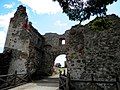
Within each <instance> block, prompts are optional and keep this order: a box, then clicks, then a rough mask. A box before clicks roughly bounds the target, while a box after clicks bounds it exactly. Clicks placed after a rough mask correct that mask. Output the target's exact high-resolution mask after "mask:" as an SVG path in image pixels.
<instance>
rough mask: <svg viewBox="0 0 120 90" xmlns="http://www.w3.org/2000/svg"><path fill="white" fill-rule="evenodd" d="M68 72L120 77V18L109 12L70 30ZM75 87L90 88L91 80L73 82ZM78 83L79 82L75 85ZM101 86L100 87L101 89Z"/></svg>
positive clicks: (101, 78)
mask: <svg viewBox="0 0 120 90" xmlns="http://www.w3.org/2000/svg"><path fill="white" fill-rule="evenodd" d="M69 42H70V43H69V51H68V53H69V54H68V56H67V57H68V59H67V60H68V73H69V74H70V78H71V79H74V80H75V79H77V80H91V75H93V77H94V80H99V81H104V80H105V81H114V80H116V76H117V77H120V18H119V17H117V16H115V15H109V16H106V17H105V18H96V19H95V20H93V21H92V22H90V23H89V24H87V25H85V26H81V25H77V26H75V27H73V28H71V30H70V34H69ZM73 84H74V85H75V87H77V88H75V87H74V90H87V88H88V87H89V84H84V83H75V82H74V83H73ZM76 85H77V86H76ZM96 87H97V88H98V87H99V88H101V89H102V88H104V89H105V88H106V90H108V89H110V88H113V87H114V88H113V89H111V90H114V89H115V85H112V84H96ZM101 89H99V90H101Z"/></svg>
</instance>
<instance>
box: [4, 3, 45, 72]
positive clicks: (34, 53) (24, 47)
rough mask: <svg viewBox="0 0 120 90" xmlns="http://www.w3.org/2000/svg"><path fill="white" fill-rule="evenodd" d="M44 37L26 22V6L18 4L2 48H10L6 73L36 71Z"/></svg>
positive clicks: (40, 57) (39, 64) (38, 66)
mask: <svg viewBox="0 0 120 90" xmlns="http://www.w3.org/2000/svg"><path fill="white" fill-rule="evenodd" d="M43 45H44V38H43V36H42V35H41V34H39V33H38V31H37V30H36V29H35V28H34V27H33V26H32V23H31V22H28V16H27V13H26V8H25V7H23V6H22V5H20V6H19V7H18V9H17V11H16V12H15V14H14V17H13V18H11V20H10V24H9V29H8V33H7V38H6V42H5V46H4V50H5V51H6V50H12V57H11V62H10V67H9V70H8V73H12V74H13V73H14V72H15V71H16V70H17V72H18V73H27V72H28V71H29V72H30V73H31V74H33V73H36V72H37V73H38V70H39V69H38V68H40V67H41V61H42V55H41V53H42V52H43V50H42V48H43Z"/></svg>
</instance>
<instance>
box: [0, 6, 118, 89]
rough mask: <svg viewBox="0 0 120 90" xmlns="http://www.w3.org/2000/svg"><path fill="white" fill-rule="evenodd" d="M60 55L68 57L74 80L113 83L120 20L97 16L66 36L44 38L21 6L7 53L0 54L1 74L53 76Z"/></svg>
mask: <svg viewBox="0 0 120 90" xmlns="http://www.w3.org/2000/svg"><path fill="white" fill-rule="evenodd" d="M62 40H65V44H62ZM60 54H66V59H67V73H68V74H69V76H70V79H71V80H90V79H91V75H93V77H94V80H108V81H112V80H113V81H114V80H115V79H116V76H117V77H118V78H119V77H120V18H119V17H118V16H116V15H114V14H112V15H108V16H106V17H104V18H98V17H97V18H96V19H95V20H93V21H91V22H90V23H88V24H86V25H85V26H82V25H80V24H78V25H76V26H73V27H72V28H71V29H70V30H67V31H66V32H65V33H64V34H63V35H58V34H56V33H46V34H45V35H41V34H40V33H39V32H38V31H37V30H36V29H35V28H34V27H33V26H32V23H31V22H29V21H28V16H27V13H26V8H25V7H24V6H22V5H20V6H19V7H18V8H17V11H16V12H15V14H14V17H13V18H11V20H10V24H9V28H8V33H7V38H6V42H5V46H4V52H3V53H1V54H0V57H1V58H0V62H1V63H0V66H1V67H0V70H1V71H0V74H8V73H9V74H12V73H14V72H15V71H17V72H18V73H27V72H28V71H29V72H30V73H31V75H34V76H38V77H39V76H41V75H51V74H52V68H53V65H54V61H55V58H56V57H57V56H58V55H60ZM4 66H7V67H4ZM71 83H72V82H71ZM72 84H73V86H75V87H73V88H74V90H90V89H86V87H89V84H85V83H82V84H81V83H78V82H74V83H72ZM95 86H96V87H97V88H100V89H98V90H103V89H102V88H106V90H116V89H114V87H115V85H113V84H110V85H108V86H107V85H105V84H96V85H95ZM89 88H90V87H89ZM111 88H112V89H111ZM91 90H92V89H91Z"/></svg>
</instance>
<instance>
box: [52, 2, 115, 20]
mask: <svg viewBox="0 0 120 90" xmlns="http://www.w3.org/2000/svg"><path fill="white" fill-rule="evenodd" d="M53 1H58V2H59V4H60V6H61V7H62V9H63V13H66V14H67V16H68V17H69V19H70V20H74V21H75V20H77V21H80V22H82V21H84V20H87V19H89V18H90V16H94V15H97V16H105V15H106V11H107V8H106V6H107V5H109V4H112V3H113V2H116V1H117V0H87V1H86V2H85V1H84V0H53Z"/></svg>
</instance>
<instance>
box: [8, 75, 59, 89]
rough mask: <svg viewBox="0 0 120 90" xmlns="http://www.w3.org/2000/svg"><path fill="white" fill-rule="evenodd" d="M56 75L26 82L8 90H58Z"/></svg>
mask: <svg viewBox="0 0 120 90" xmlns="http://www.w3.org/2000/svg"><path fill="white" fill-rule="evenodd" d="M58 87H59V80H58V75H56V76H51V77H49V78H46V79H42V80H39V81H36V82H34V83H28V84H25V85H22V86H19V87H16V88H13V89H10V90H59V88H58Z"/></svg>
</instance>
